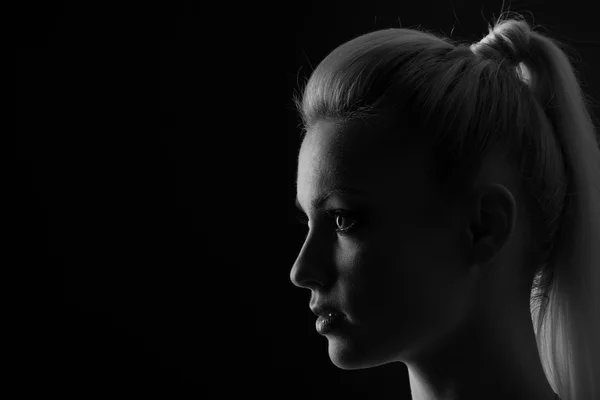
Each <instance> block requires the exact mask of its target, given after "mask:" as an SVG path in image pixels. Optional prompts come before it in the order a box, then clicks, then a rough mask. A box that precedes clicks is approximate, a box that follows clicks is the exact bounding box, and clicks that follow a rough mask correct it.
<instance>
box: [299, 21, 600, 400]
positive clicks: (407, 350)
mask: <svg viewBox="0 0 600 400" xmlns="http://www.w3.org/2000/svg"><path fill="white" fill-rule="evenodd" d="M295 101H296V104H297V106H298V109H299V111H300V114H301V117H302V120H303V124H304V132H305V135H304V138H303V141H302V145H301V148H300V153H299V157H298V176H297V183H296V185H297V206H298V207H299V208H300V209H301V210H302V211H303V212H304V213H305V214H306V215H307V216H308V219H307V221H308V226H309V232H308V235H307V237H306V240H305V242H304V245H303V247H302V249H301V251H300V253H299V255H298V257H297V260H296V262H295V264H294V266H293V268H292V270H291V274H290V278H291V280H292V282H293V283H294V284H295V285H296V286H298V287H301V288H307V289H310V291H311V303H310V307H311V310H312V311H313V312H314V313H315V314H316V315H317V316H319V317H318V320H317V330H318V332H319V333H320V334H322V335H324V336H325V337H326V338H327V340H328V344H329V347H328V348H329V357H330V359H331V361H332V362H333V364H335V365H336V366H337V367H339V368H342V369H358V368H369V367H375V366H378V365H383V364H386V363H390V362H396V361H399V362H403V363H405V365H406V366H407V369H408V372H409V381H410V387H411V392H412V398H413V399H414V400H433V399H436V400H439V399H444V400H466V399H487V400H496V399H498V400H500V399H528V400H552V399H558V398H560V399H562V400H591V399H600V387H599V386H598V383H599V382H600V379H599V377H600V347H599V345H598V342H597V338H598V337H600V321H599V319H600V308H599V307H600V297H599V293H600V290H599V289H600V271H599V270H600V150H599V148H598V139H597V138H596V133H595V130H594V126H593V124H592V122H591V118H590V113H589V111H588V108H587V104H586V102H585V98H584V97H583V95H582V92H581V89H580V86H579V84H578V80H577V78H576V75H575V74H574V71H573V69H572V66H571V64H570V62H569V60H568V58H567V57H566V55H565V54H564V53H563V51H562V50H561V49H560V47H559V43H558V42H556V41H554V40H553V39H550V38H548V37H546V36H544V35H542V34H540V33H536V32H534V31H533V30H532V29H531V28H530V26H529V25H528V24H527V23H526V22H525V21H523V20H522V19H508V18H503V17H501V18H500V19H499V20H498V22H497V23H496V25H495V26H494V27H493V28H492V27H490V33H489V35H488V36H487V37H485V38H484V39H483V40H482V41H481V42H479V43H476V44H473V45H468V44H461V43H456V42H453V41H451V40H450V39H448V38H442V37H439V36H436V35H433V34H431V33H428V32H423V31H416V30H410V29H387V30H380V31H376V32H372V33H369V34H366V35H363V36H360V37H357V38H355V39H353V40H351V41H349V42H347V43H345V44H342V45H341V46H339V47H338V48H337V49H335V50H334V51H332V52H331V53H330V54H329V55H328V56H327V57H326V58H325V59H324V60H323V61H322V62H321V63H320V64H319V65H318V67H317V68H316V69H315V70H314V71H313V73H312V75H311V77H310V79H309V81H308V82H307V84H306V86H305V88H304V91H303V94H302V97H301V98H296V99H295Z"/></svg>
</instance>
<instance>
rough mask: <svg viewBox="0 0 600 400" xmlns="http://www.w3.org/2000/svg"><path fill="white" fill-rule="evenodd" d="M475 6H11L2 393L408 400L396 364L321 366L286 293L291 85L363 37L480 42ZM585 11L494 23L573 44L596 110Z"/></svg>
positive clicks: (572, 6)
mask: <svg viewBox="0 0 600 400" xmlns="http://www.w3.org/2000/svg"><path fill="white" fill-rule="evenodd" d="M482 3H483V2H476V1H450V0H444V1H427V2H387V3H385V2H381V4H378V5H376V4H374V3H369V2H367V3H365V4H362V5H358V4H357V5H350V4H348V3H347V2H334V1H332V2H314V4H313V3H311V2H295V3H293V2H290V3H289V4H288V3H285V4H283V3H282V5H280V6H267V5H264V6H254V5H253V6H252V7H250V6H245V8H244V7H240V6H237V5H233V4H230V5H226V7H229V9H226V10H217V9H213V8H204V6H200V5H196V6H195V7H192V6H189V7H183V6H182V8H181V9H174V10H162V9H152V10H150V9H149V10H107V9H106V10H102V9H94V10H87V9H84V8H83V7H81V6H74V5H69V4H67V3H63V4H62V6H61V7H57V8H52V9H50V8H49V7H48V8H47V9H39V10H38V9H36V10H34V9H29V10H24V11H23V12H22V14H21V15H19V18H17V19H16V21H17V24H16V28H15V30H14V31H13V35H14V36H13V38H14V40H15V43H16V44H17V46H16V57H15V68H16V81H15V82H16V105H17V113H16V121H15V122H16V135H15V136H14V138H15V142H14V147H13V149H14V150H15V154H16V158H15V161H14V162H13V163H12V164H11V165H10V167H11V168H10V169H9V171H8V183H9V185H7V187H8V190H7V191H6V196H7V197H8V198H9V200H11V205H10V207H8V208H7V213H6V215H7V217H8V219H7V220H10V222H11V223H10V224H8V225H7V226H8V231H9V234H10V239H9V242H8V243H7V248H8V250H9V251H8V254H7V256H6V260H7V265H6V267H8V268H7V272H10V273H16V276H15V277H14V278H10V279H7V286H8V287H7V289H13V290H14V291H15V294H14V295H11V297H10V298H9V299H8V301H9V303H10V304H9V305H8V309H9V310H10V311H12V310H17V312H16V315H17V321H16V323H15V324H9V325H10V327H9V331H10V332H11V333H13V334H14V340H12V341H10V342H9V346H8V347H9V348H10V349H11V350H14V351H15V353H16V354H17V356H16V357H15V359H14V362H12V361H11V364H10V365H11V371H12V373H14V374H15V375H16V378H17V381H15V382H19V388H20V392H21V393H30V392H34V391H41V393H45V394H58V395H60V397H61V398H89V397H94V396H95V395H102V396H111V397H114V396H121V395H123V396H129V395H136V396H137V395H143V396H146V395H158V396H159V397H166V396H169V397H172V398H180V397H198V396H203V395H207V393H210V395H209V396H208V397H210V398H228V397H231V396H236V397H237V396H255V395H258V396H264V397H266V398H325V397H327V396H331V395H333V396H334V398H338V397H339V398H343V397H345V398H348V397H349V398H395V399H398V398H406V399H408V398H410V393H409V387H408V377H407V373H406V368H405V367H404V365H403V364H396V365H386V366H382V367H378V368H374V369H368V370H361V371H341V370H338V369H337V368H335V367H334V366H333V364H332V363H331V362H330V360H329V358H328V355H327V340H326V339H325V338H323V337H321V336H319V335H317V333H316V332H315V329H314V321H315V317H314V316H313V315H312V313H311V312H310V310H309V308H308V303H309V299H310V294H309V293H308V291H307V290H300V289H298V288H296V287H294V286H293V285H292V284H291V282H290V280H289V272H290V269H291V267H292V265H293V262H294V260H295V258H296V255H297V253H298V251H299V250H300V248H301V246H302V243H303V240H304V235H305V234H306V228H305V227H303V226H301V225H299V224H296V223H295V221H296V219H295V218H296V213H295V211H294V209H295V208H294V205H293V201H294V197H295V186H294V185H295V183H294V179H295V168H296V153H297V151H298V147H299V144H300V143H299V135H300V129H299V128H298V124H299V122H300V121H299V119H298V118H297V116H296V114H295V111H294V109H293V104H292V102H291V98H292V91H293V90H294V89H296V88H298V83H299V82H301V81H302V80H303V79H304V78H305V77H307V76H308V74H310V71H311V68H312V67H315V66H316V65H317V64H318V62H319V61H320V60H321V59H322V58H323V57H324V56H325V55H326V54H327V53H328V52H329V51H331V50H332V49H333V48H335V47H336V46H338V45H339V44H341V43H342V42H344V41H347V40H349V39H351V38H353V37H355V36H357V35H360V34H362V33H366V32H369V31H371V30H375V29H384V28H390V27H399V26H403V27H419V26H420V27H422V28H425V29H428V30H431V31H435V32H439V33H442V34H446V35H450V34H451V32H452V37H454V38H459V39H464V40H469V41H478V40H479V39H481V38H482V37H483V36H484V35H485V34H487V24H488V22H490V21H491V20H492V18H493V16H498V15H499V13H500V11H501V8H502V2H501V1H485V5H482ZM588 3H589V4H588ZM592 5H593V2H585V1H580V0H578V1H571V2H569V3H568V5H567V4H565V3H564V2H557V4H556V5H554V4H550V3H549V2H542V1H528V2H525V1H519V2H517V1H515V2H513V3H512V4H511V7H510V9H511V10H513V11H519V12H521V13H522V14H524V15H525V16H526V17H527V18H528V20H529V21H530V22H532V19H531V18H532V15H533V18H534V19H533V22H535V23H536V24H539V25H541V26H542V27H543V28H545V29H546V32H547V33H548V34H551V35H553V36H554V37H556V38H558V39H560V40H563V41H565V42H566V43H567V44H569V45H571V46H573V48H574V50H575V51H574V52H573V53H572V54H570V55H571V56H572V57H573V58H574V61H575V62H576V63H577V64H576V66H577V68H578V69H579V71H580V75H581V77H582V79H583V80H584V82H585V86H584V89H585V90H587V91H588V93H589V94H590V95H591V96H592V97H593V98H594V99H598V98H600V93H599V90H600V81H599V79H600V78H599V76H598V74H597V73H594V72H595V71H597V70H598V67H599V66H600V60H599V52H600V40H599V36H600V35H599V32H598V28H595V27H596V26H597V23H596V22H595V15H596V14H595V13H594V12H593V7H592ZM277 7H280V8H277ZM593 106H594V107H593V110H594V113H595V115H598V105H597V104H595V103H594V104H593ZM11 217H13V218H11Z"/></svg>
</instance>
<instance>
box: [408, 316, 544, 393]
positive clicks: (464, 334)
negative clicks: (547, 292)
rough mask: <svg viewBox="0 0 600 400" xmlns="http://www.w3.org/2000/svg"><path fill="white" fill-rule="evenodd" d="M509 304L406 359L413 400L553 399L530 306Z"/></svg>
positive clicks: (469, 323)
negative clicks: (541, 358)
mask: <svg viewBox="0 0 600 400" xmlns="http://www.w3.org/2000/svg"><path fill="white" fill-rule="evenodd" d="M508 308H509V307H507V306H506V304H505V305H504V310H506V311H504V310H501V311H497V310H496V311H494V312H490V310H488V311H486V312H484V313H482V314H480V315H486V317H485V318H472V319H471V320H470V321H469V322H467V323H465V324H464V325H463V327H461V328H460V329H458V330H457V332H456V333H455V334H454V335H453V336H452V337H451V338H449V339H446V340H444V342H443V343H439V344H438V345H437V347H436V348H431V349H429V350H428V351H427V352H426V353H423V354H420V355H419V356H418V357H416V358H415V359H414V360H412V361H411V362H406V365H407V367H408V371H409V380H410V387H411V392H412V398H413V400H471V399H473V400H475V399H487V400H506V399H514V400H520V399H523V400H525V399H527V400H554V399H555V393H554V391H553V390H552V388H551V386H550V384H549V383H548V381H547V379H546V376H545V374H544V371H543V368H542V364H541V361H540V358H539V353H538V349H537V343H536V339H535V334H534V331H533V324H532V322H531V316H530V314H529V310H528V309H525V307H523V308H522V309H519V310H516V309H514V308H512V309H511V310H508ZM492 316H493V317H492Z"/></svg>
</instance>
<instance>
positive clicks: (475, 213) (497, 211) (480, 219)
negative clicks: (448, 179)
mask: <svg viewBox="0 0 600 400" xmlns="http://www.w3.org/2000/svg"><path fill="white" fill-rule="evenodd" d="M516 218H517V205H516V202H515V198H514V196H513V194H512V193H511V191H510V190H509V189H508V188H507V187H506V186H504V185H501V184H498V183H493V184H485V185H480V186H479V187H478V188H477V189H476V190H474V192H473V195H472V196H471V202H470V204H469V209H468V211H467V221H466V222H467V223H466V224H465V225H464V227H465V230H466V231H465V232H464V233H465V234H466V240H467V243H466V245H467V248H468V252H469V260H470V264H477V265H482V264H487V263H489V262H490V261H491V260H492V259H494V258H495V257H496V256H497V255H498V254H499V253H500V252H501V251H502V249H504V248H505V246H506V244H507V242H508V240H509V239H510V236H511V234H512V233H513V231H514V229H515V224H516Z"/></svg>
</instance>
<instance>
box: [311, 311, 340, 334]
mask: <svg viewBox="0 0 600 400" xmlns="http://www.w3.org/2000/svg"><path fill="white" fill-rule="evenodd" d="M343 323H344V316H343V315H334V316H331V317H330V316H326V317H319V318H317V322H316V324H315V325H316V328H317V332H318V333H319V334H321V335H326V334H327V333H329V332H332V331H334V330H336V329H339V328H340V327H341V326H342V324H343Z"/></svg>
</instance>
